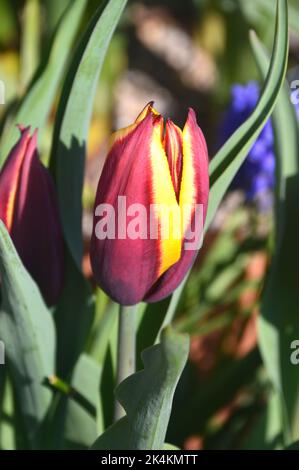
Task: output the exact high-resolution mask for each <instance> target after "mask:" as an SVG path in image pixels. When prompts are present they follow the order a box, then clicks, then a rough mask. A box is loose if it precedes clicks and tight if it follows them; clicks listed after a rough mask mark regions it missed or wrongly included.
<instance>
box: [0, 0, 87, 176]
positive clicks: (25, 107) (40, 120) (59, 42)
mask: <svg viewBox="0 0 299 470" xmlns="http://www.w3.org/2000/svg"><path fill="white" fill-rule="evenodd" d="M86 4H87V0H73V1H70V3H69V7H68V9H67V10H66V12H65V14H64V16H63V18H62V20H61V21H60V23H59V25H58V28H57V31H56V34H55V36H54V39H53V43H52V47H51V50H50V53H49V56H48V58H47V60H46V63H45V64H43V65H42V66H41V69H40V70H38V71H37V76H36V77H35V78H34V81H33V84H32V86H31V87H30V89H29V91H27V92H26V94H25V96H24V99H23V101H22V103H21V104H20V106H19V108H18V110H17V112H16V115H15V116H14V117H13V120H12V122H11V123H10V125H9V128H8V129H7V130H6V131H5V132H4V133H3V136H2V140H1V153H0V168H1V166H2V165H3V163H4V162H5V159H6V157H7V155H8V153H9V151H10V149H11V148H12V147H13V145H14V144H15V143H16V141H17V140H18V137H19V132H18V130H17V129H16V124H24V125H31V126H32V127H34V128H35V127H38V128H40V129H43V127H44V125H45V122H46V120H47V117H48V115H49V113H50V111H51V108H52V106H53V101H54V98H55V95H56V93H57V89H58V87H59V84H60V81H61V77H62V75H63V72H64V69H65V65H66V62H67V60H68V58H69V54H70V50H71V46H72V43H73V40H74V37H75V34H76V32H77V30H78V26H79V23H80V20H81V17H82V13H83V11H84V8H85V6H86Z"/></svg>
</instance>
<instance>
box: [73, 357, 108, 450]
mask: <svg viewBox="0 0 299 470" xmlns="http://www.w3.org/2000/svg"><path fill="white" fill-rule="evenodd" d="M101 374H102V368H101V367H100V366H99V365H98V364H97V363H96V362H95V361H94V360H93V359H92V358H91V357H89V356H87V355H86V354H82V356H81V357H80V359H79V361H78V363H77V364H76V367H75V370H74V374H73V377H72V387H73V388H74V389H75V390H76V391H78V392H79V393H80V395H81V396H82V397H83V398H84V399H85V403H82V402H80V401H79V400H76V399H75V397H74V399H73V398H72V397H70V398H69V399H68V401H67V408H66V419H65V439H66V441H67V442H68V444H69V446H72V448H74V447H76V448H89V447H90V446H91V445H92V443H93V442H94V440H95V439H96V437H97V436H98V435H99V434H100V433H101V432H103V416H102V409H101V403H100V393H99V389H100V379H101Z"/></svg>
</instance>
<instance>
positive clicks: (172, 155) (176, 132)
mask: <svg viewBox="0 0 299 470" xmlns="http://www.w3.org/2000/svg"><path fill="white" fill-rule="evenodd" d="M164 148H165V152H166V155H167V158H168V163H169V167H170V174H171V178H172V182H173V186H174V190H175V193H176V196H177V199H179V194H180V187H181V178H182V164H183V135H182V131H181V129H180V128H179V127H178V126H176V125H175V124H174V123H173V122H172V121H171V120H170V119H168V120H167V122H166V129H165V139H164Z"/></svg>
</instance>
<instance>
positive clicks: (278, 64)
mask: <svg viewBox="0 0 299 470" xmlns="http://www.w3.org/2000/svg"><path fill="white" fill-rule="evenodd" d="M287 60H288V11H287V1H286V0H277V15H276V29H275V38H274V46H273V52H272V57H271V63H270V67H269V71H268V74H267V78H266V80H265V83H264V87H263V90H262V93H261V97H260V100H259V102H258V104H257V106H256V108H255V109H254V111H253V113H252V114H251V116H250V117H249V118H248V119H247V121H246V122H245V123H244V124H243V125H242V126H240V127H239V129H237V131H236V132H235V133H234V134H233V135H232V136H231V137H230V139H229V140H228V141H227V142H226V143H225V145H224V146H223V147H222V148H221V149H220V150H219V152H218V153H217V154H216V156H215V157H214V158H213V159H212V161H211V163H210V185H211V189H210V196H209V207H208V213H207V219H206V223H205V232H206V231H207V230H208V228H209V226H210V224H211V222H212V220H213V217H214V215H215V213H216V211H217V209H218V207H219V205H220V203H221V201H222V199H223V196H224V195H225V192H226V191H227V189H228V187H229V186H230V184H231V182H232V180H233V178H234V176H235V175H236V173H237V171H238V170H239V168H240V166H241V165H242V163H243V161H244V160H245V158H246V156H247V154H248V151H249V150H250V147H251V146H252V144H253V143H254V141H255V140H256V138H257V136H258V135H259V133H260V131H261V130H262V128H263V126H264V124H265V123H266V121H267V119H268V118H269V116H270V115H271V112H272V111H273V108H274V106H275V103H276V101H277V98H278V95H279V91H280V89H281V86H282V84H283V80H284V78H285V73H286V67H287ZM187 278H188V275H187V276H186V278H185V280H184V281H183V282H182V284H181V285H180V286H179V287H178V288H177V289H176V290H175V292H174V293H173V296H172V301H171V303H170V306H169V309H171V311H170V312H169V311H168V312H167V314H166V319H167V323H168V324H169V323H170V322H171V320H172V318H173V316H174V314H175V311H176V307H177V305H178V302H179V299H180V296H181V294H182V291H183V289H184V286H185V283H186V281H187Z"/></svg>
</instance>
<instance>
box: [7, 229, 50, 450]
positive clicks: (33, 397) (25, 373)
mask: <svg viewBox="0 0 299 470" xmlns="http://www.w3.org/2000/svg"><path fill="white" fill-rule="evenodd" d="M0 273H1V279H2V295H3V298H2V304H1V312H0V331H1V339H2V340H3V341H4V343H5V346H6V355H7V360H8V363H9V365H10V368H11V374H12V378H13V383H14V387H15V389H16V393H17V396H18V401H19V406H20V409H21V413H22V416H23V420H24V425H25V426H26V431H27V438H28V441H29V443H30V444H31V446H32V447H36V446H37V444H38V438H39V437H40V436H39V431H40V429H41V425H42V422H43V420H44V418H45V415H46V413H47V411H48V408H49V405H50V402H51V392H50V391H49V390H48V389H47V388H46V387H45V386H44V385H43V381H44V379H45V378H46V377H47V376H48V375H51V374H53V372H54V362H55V359H54V357H55V356H54V354H55V331H54V324H53V321H52V317H51V315H50V312H49V311H48V309H47V308H46V306H45V304H44V302H43V300H42V297H41V294H40V292H39V290H38V288H37V286H36V284H35V283H34V281H33V280H32V279H31V277H30V276H29V274H28V273H27V271H26V270H25V268H24V266H23V265H22V262H21V261H20V258H19V256H18V255H17V253H16V250H15V248H14V245H13V243H12V241H11V239H10V237H9V235H8V233H7V230H6V228H5V226H4V224H3V223H2V222H1V221H0Z"/></svg>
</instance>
